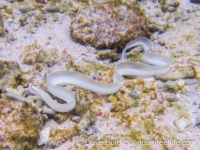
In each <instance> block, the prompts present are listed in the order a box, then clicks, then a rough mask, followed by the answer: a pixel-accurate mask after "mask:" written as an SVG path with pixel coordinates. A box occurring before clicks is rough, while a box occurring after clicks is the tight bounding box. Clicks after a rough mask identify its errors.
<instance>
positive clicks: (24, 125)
mask: <svg viewBox="0 0 200 150" xmlns="http://www.w3.org/2000/svg"><path fill="white" fill-rule="evenodd" d="M0 122H1V132H0V141H1V142H0V149H4V148H5V149H6V148H8V149H15V150H21V149H27V150H32V149H33V148H34V146H35V145H36V144H37V141H38V140H39V133H40V127H41V125H42V117H41V115H40V114H39V113H38V112H37V111H36V110H35V108H34V107H32V106H31V107H30V106H29V105H28V104H27V103H25V102H19V101H11V100H7V99H1V100H0Z"/></svg>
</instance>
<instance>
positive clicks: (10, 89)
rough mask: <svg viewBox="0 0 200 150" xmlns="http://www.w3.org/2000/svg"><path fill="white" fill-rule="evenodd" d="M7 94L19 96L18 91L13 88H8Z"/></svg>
mask: <svg viewBox="0 0 200 150" xmlns="http://www.w3.org/2000/svg"><path fill="white" fill-rule="evenodd" d="M6 93H14V94H17V89H13V88H12V87H8V88H6Z"/></svg>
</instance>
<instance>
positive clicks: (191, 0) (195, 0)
mask: <svg viewBox="0 0 200 150" xmlns="http://www.w3.org/2000/svg"><path fill="white" fill-rule="evenodd" d="M190 2H193V3H200V0H190Z"/></svg>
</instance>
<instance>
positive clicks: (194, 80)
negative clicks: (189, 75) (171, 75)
mask: <svg viewBox="0 0 200 150" xmlns="http://www.w3.org/2000/svg"><path fill="white" fill-rule="evenodd" d="M193 84H198V85H200V79H188V80H186V82H185V85H193Z"/></svg>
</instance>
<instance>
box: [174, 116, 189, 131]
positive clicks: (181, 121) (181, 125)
mask: <svg viewBox="0 0 200 150" xmlns="http://www.w3.org/2000/svg"><path fill="white" fill-rule="evenodd" d="M174 124H175V125H176V126H177V128H178V131H179V132H183V131H184V130H185V128H186V127H187V126H189V125H190V124H191V123H190V120H188V119H186V118H185V117H181V118H180V119H178V120H176V121H175V122H174Z"/></svg>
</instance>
